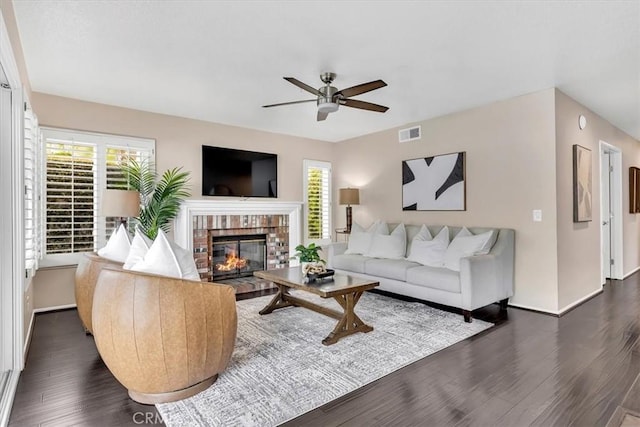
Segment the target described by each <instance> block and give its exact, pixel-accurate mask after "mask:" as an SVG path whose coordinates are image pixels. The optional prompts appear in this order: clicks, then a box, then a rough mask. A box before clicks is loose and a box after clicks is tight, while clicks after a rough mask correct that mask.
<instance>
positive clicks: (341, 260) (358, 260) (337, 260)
mask: <svg viewBox="0 0 640 427" xmlns="http://www.w3.org/2000/svg"><path fill="white" fill-rule="evenodd" d="M372 259H373V258H369V257H366V256H364V255H358V254H342V255H336V256H334V257H333V260H332V267H333V268H335V269H337V270H345V271H352V272H354V273H364V265H365V263H366V262H367V261H369V260H372Z"/></svg>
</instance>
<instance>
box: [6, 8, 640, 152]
mask: <svg viewBox="0 0 640 427" xmlns="http://www.w3.org/2000/svg"><path fill="white" fill-rule="evenodd" d="M14 8H15V13H16V17H17V22H18V26H19V31H20V37H21V39H22V44H23V48H24V53H25V57H26V63H27V69H28V73H29V77H30V80H31V85H32V88H33V90H34V91H38V92H44V93H50V94H55V95H60V96H66V97H70V98H77V99H82V100H88V101H94V102H100V103H104V104H112V105H118V106H123V107H129V108H135V109H140V110H146V111H153V112H158V113H165V114H171V115H176V116H182V117H189V118H194V119H201V120H207V121H211V122H218V123H225V124H231V125H237V126H243V127H249V128H254V129H262V130H267V131H272V132H280V133H285V134H292V135H299V136H305V137H310V138H316V139H321V140H327V141H340V140H344V139H347V138H351V137H355V136H359V135H363V134H368V133H372V132H376V131H379V130H383V129H388V128H391V127H395V126H400V125H403V124H406V123H410V122H414V121H419V120H424V119H427V118H431V117H436V116H441V115H444V114H447V113H451V112H455V111H460V110H463V109H467V108H471V107H475V106H479V105H483V104H487V103H489V102H493V101H496V100H501V99H506V98H510V97H513V96H517V95H522V94H526V93H530V92H535V91H538V90H542V89H546V88H550V87H554V86H555V87H558V88H559V89H560V90H562V91H563V92H565V93H566V94H568V95H569V96H571V97H573V98H574V99H576V100H577V101H579V102H581V103H582V104H584V105H586V106H587V107H589V108H590V109H592V110H593V111H595V112H596V113H598V114H599V115H601V116H602V117H604V118H605V119H607V120H609V121H610V122H611V123H613V124H614V125H615V126H617V127H619V128H620V129H622V130H624V131H626V132H627V133H629V134H631V135H632V136H634V137H635V138H636V139H640V1H638V0H630V1H591V0H589V1H526V2H521V1H515V0H513V1H455V2H454V1H424V2H419V1H411V2H409V1H407V2H404V1H377V2H373V1H370V2H364V1H357V2H356V1H350V2H347V1H321V2H316V1H299V2H293V1H224V2H223V1H161V0H156V1H79V0H78V1H74V0H71V1H70V0H65V1H59V0H40V1H38V0H14ZM322 71H333V72H336V73H337V74H338V78H337V79H336V81H335V82H334V86H336V87H338V88H339V89H342V88H345V87H348V86H353V85H356V84H359V83H363V82H367V81H370V80H375V79H379V78H380V79H383V80H384V81H385V82H386V83H387V84H388V86H387V87H385V88H382V89H379V90H376V91H374V92H370V93H367V94H364V95H360V96H358V97H356V98H357V99H361V100H364V101H370V102H374V103H378V104H383V105H386V106H388V107H390V109H389V111H387V113H385V114H381V113H375V112H368V111H361V110H355V109H351V108H347V107H341V108H340V110H339V111H338V112H336V113H333V114H331V115H329V118H328V119H327V120H326V121H324V122H316V120H315V104H313V103H309V104H299V105H291V106H284V107H277V108H271V109H263V108H261V105H264V104H270V103H276V102H285V101H293V100H300V99H312V98H313V95H310V94H308V93H306V92H304V91H302V90H301V89H299V88H297V87H296V86H294V85H292V84H290V83H288V82H286V81H285V80H283V79H282V77H284V76H291V77H296V78H297V79H299V80H301V81H303V82H305V83H307V84H309V85H311V86H314V87H320V86H321V85H322V83H321V81H320V79H319V74H320V72H322Z"/></svg>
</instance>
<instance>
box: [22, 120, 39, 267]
mask: <svg viewBox="0 0 640 427" xmlns="http://www.w3.org/2000/svg"><path fill="white" fill-rule="evenodd" d="M40 136H41V135H40V128H39V127H38V119H37V118H36V116H35V115H34V114H33V111H32V110H31V109H30V108H27V109H26V110H25V112H24V260H25V262H24V267H25V270H27V275H28V276H29V277H31V276H33V274H35V270H36V269H37V268H38V258H39V254H40V238H41V236H40V234H39V233H38V231H39V228H40V227H38V224H39V217H40V215H39V213H40V212H39V211H40V209H39V203H38V196H37V195H38V194H39V191H38V189H39V183H40V181H41V180H40V179H38V178H39V177H38V175H37V174H36V171H38V170H40V169H41V165H40V164H41V158H42V157H41V156H40V150H39V148H40V146H41V144H40V142H41V141H40Z"/></svg>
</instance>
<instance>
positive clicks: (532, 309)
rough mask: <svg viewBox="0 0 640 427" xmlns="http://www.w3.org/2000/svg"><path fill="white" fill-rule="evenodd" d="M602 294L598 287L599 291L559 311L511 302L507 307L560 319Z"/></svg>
mask: <svg viewBox="0 0 640 427" xmlns="http://www.w3.org/2000/svg"><path fill="white" fill-rule="evenodd" d="M601 293H602V287H600V289H598V290H596V291H594V292H592V293H590V294H589V295H587V296H585V297H582V298H580V299H579V300H577V301H575V302H572V303H571V304H569V305H566V306H564V307H563V308H562V309H561V310H557V311H554V310H544V309H541V308H538V307H531V306H528V305H524V304H514V303H512V302H511V301H509V307H516V308H521V309H523V310H528V311H535V312H536V313H542V314H549V315H551V316H555V317H560V316H563V315H565V314H566V313H567V312H569V311H571V310H573V309H574V308H576V307H577V306H579V305H580V304H583V303H585V302H587V301H588V300H590V299H591V298H593V297H595V296H597V295H599V294H601Z"/></svg>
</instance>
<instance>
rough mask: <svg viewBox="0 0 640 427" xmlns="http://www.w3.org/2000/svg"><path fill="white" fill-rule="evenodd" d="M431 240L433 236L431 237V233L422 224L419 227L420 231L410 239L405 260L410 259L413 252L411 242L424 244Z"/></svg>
mask: <svg viewBox="0 0 640 427" xmlns="http://www.w3.org/2000/svg"><path fill="white" fill-rule="evenodd" d="M431 239H433V236H431V232H430V231H429V229H428V228H427V226H426V225H424V224H422V227H420V231H418V234H416V235H415V236H413V239H411V246H409V250H408V251H407V259H409V258H411V252H412V251H413V242H426V241H428V240H431Z"/></svg>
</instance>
